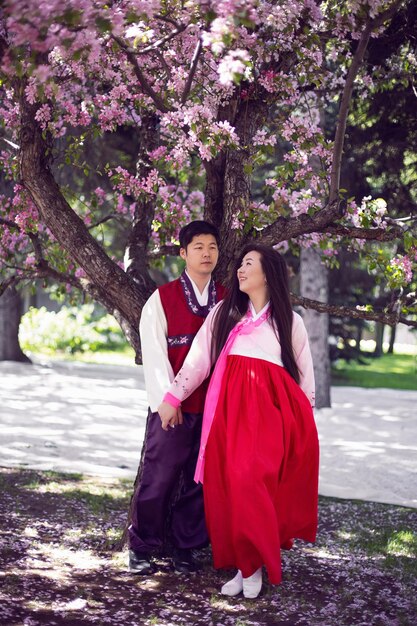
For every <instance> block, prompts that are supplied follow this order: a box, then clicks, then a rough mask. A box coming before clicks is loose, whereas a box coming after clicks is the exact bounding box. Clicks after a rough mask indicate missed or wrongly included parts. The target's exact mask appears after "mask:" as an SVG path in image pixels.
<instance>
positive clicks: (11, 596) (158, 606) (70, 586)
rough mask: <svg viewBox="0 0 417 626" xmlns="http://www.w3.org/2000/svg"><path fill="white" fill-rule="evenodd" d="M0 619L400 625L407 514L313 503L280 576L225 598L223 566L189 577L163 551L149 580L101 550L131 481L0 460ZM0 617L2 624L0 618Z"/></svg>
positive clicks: (122, 557) (407, 595)
mask: <svg viewBox="0 0 417 626" xmlns="http://www.w3.org/2000/svg"><path fill="white" fill-rule="evenodd" d="M0 489H1V492H0V524H1V548H0V567H1V578H2V581H1V582H2V584H1V587H0V605H1V613H0V615H1V617H0V623H2V624H8V625H9V626H17V625H19V626H20V625H24V626H37V625H46V624H47V625H48V626H49V625H54V624H65V625H80V626H81V625H87V624H98V625H100V626H104V625H106V624H109V625H113V624H114V625H116V624H117V625H118V626H130V625H131V626H134V625H143V626H152V625H158V626H159V625H161V626H173V625H174V624H183V625H186V626H203V625H204V626H210V625H212V626H229V625H234V626H252V625H260V626H263V625H265V626H266V625H267V624H268V625H270V624H275V625H276V626H280V625H282V626H284V625H286V626H290V625H294V626H297V625H299V626H315V625H316V624H317V625H318V624H322V625H324V626H334V625H336V624H337V626H362V625H363V626H386V625H387V624H392V625H393V626H394V625H396V626H411V624H414V616H415V614H416V611H417V606H416V601H415V598H416V596H417V594H416V591H417V589H416V586H417V585H416V579H417V576H416V573H417V572H416V561H415V556H416V555H415V551H416V541H417V539H416V527H415V523H416V512H415V511H413V510H411V509H405V508H402V507H395V506H390V505H383V504H374V503H364V502H356V501H355V502H352V501H346V500H337V499H330V498H321V499H320V529H319V536H318V541H317V544H315V545H314V546H313V545H310V544H303V543H301V542H296V544H295V548H294V549H293V550H291V551H289V552H283V553H282V561H283V574H284V576H283V582H282V584H281V585H280V586H279V587H273V586H271V585H269V584H265V585H264V588H263V591H262V595H261V596H260V597H259V598H258V599H257V600H255V601H251V600H245V599H243V598H242V597H241V596H238V597H237V598H230V599H228V598H224V597H222V596H220V595H219V593H218V590H219V588H220V586H221V584H222V583H223V582H224V580H225V579H227V576H228V574H229V572H226V573H225V572H216V571H214V570H213V569H212V567H211V555H210V551H209V550H206V551H203V552H202V553H201V554H200V558H201V559H202V562H203V570H202V571H201V572H199V573H197V574H193V575H192V576H179V575H176V574H174V573H173V572H172V570H171V567H170V563H169V561H168V560H166V559H161V560H159V561H157V565H158V571H157V573H156V574H154V575H153V576H149V577H145V578H138V577H133V576H131V575H130V574H128V573H127V572H126V556H127V555H126V551H124V552H117V551H114V550H112V546H113V545H114V544H115V542H116V541H117V540H118V539H119V537H120V532H121V529H122V528H123V526H124V523H125V520H126V511H127V507H128V502H129V498H130V489H131V485H130V483H129V482H127V481H119V480H103V479H100V478H91V477H83V476H80V475H69V474H57V473H51V472H44V473H43V472H36V471H30V470H16V469H13V470H12V469H4V468H3V469H1V468H0ZM2 620H4V621H2Z"/></svg>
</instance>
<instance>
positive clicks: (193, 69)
mask: <svg viewBox="0 0 417 626" xmlns="http://www.w3.org/2000/svg"><path fill="white" fill-rule="evenodd" d="M202 49H203V44H202V41H201V39H199V40H198V42H197V45H196V47H195V50H194V54H193V58H192V59H191V66H190V72H189V74H188V78H187V82H186V83H185V86H184V91H183V92H182V96H181V104H184V103H185V102H186V100H187V98H188V94H189V93H190V89H191V85H192V83H193V78H194V75H195V72H196V70H197V65H198V59H199V58H200V54H201V50H202Z"/></svg>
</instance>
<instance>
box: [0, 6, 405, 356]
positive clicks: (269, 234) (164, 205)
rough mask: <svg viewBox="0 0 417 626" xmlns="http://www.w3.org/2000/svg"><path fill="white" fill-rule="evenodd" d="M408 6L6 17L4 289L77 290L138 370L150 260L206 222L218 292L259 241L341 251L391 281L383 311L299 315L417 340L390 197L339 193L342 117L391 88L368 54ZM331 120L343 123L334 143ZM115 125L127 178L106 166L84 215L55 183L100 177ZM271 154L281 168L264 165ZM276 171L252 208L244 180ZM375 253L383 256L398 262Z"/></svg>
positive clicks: (329, 253)
mask: <svg viewBox="0 0 417 626" xmlns="http://www.w3.org/2000/svg"><path fill="white" fill-rule="evenodd" d="M411 4H413V3H412V2H403V1H399V0H347V1H346V2H344V3H337V2H333V1H332V0H327V1H323V2H320V1H319V0H316V1H315V0H289V1H287V0H285V1H284V0H273V1H270V2H267V1H264V0H217V1H211V0H188V1H186V2H184V1H180V0H120V1H113V2H106V3H105V2H101V0H71V1H63V0H59V1H58V0H36V1H35V0H6V1H5V2H4V3H3V8H2V13H1V32H0V58H1V87H0V108H1V116H2V119H3V146H2V150H1V158H2V169H3V174H4V176H5V177H6V178H7V179H8V180H9V181H10V184H11V185H12V191H11V192H10V193H8V194H5V193H4V194H2V197H1V208H0V225H1V226H2V231H1V237H0V258H1V263H2V265H1V270H0V271H1V275H0V278H1V281H2V283H1V285H2V286H1V290H3V291H4V290H5V289H6V288H7V287H9V286H16V285H17V284H19V283H22V282H24V281H32V280H33V279H35V278H44V279H48V280H54V281H59V282H62V283H63V284H65V285H67V286H68V288H74V289H79V290H82V291H84V292H86V293H88V294H90V295H91V296H92V297H93V298H94V299H96V300H98V301H99V302H101V303H102V304H103V305H104V306H105V307H106V308H107V309H108V310H109V311H110V312H111V313H113V314H114V315H115V316H116V318H117V319H118V320H119V322H120V324H121V326H122V328H123V329H124V331H125V333H126V336H127V337H128V339H129V341H130V342H131V344H132V345H133V346H134V347H135V349H136V351H137V354H138V355H139V351H140V347H139V342H138V336H137V326H138V320H139V317H140V312H141V308H142V306H143V303H144V302H145V300H146V298H147V297H148V296H149V294H150V292H151V291H152V289H153V287H154V285H153V283H152V280H151V278H150V276H149V273H148V264H149V260H150V259H151V258H155V257H157V256H161V255H163V254H167V253H169V252H172V251H173V250H175V249H176V247H177V246H176V243H177V240H176V238H177V234H178V229H179V228H180V227H181V226H182V225H183V224H184V223H185V222H187V221H188V220H189V219H190V218H193V217H197V216H204V217H205V219H207V220H209V221H211V222H213V223H214V224H216V225H217V226H218V227H219V229H220V232H221V238H222V254H221V259H220V264H219V277H220V278H221V279H222V278H224V277H225V276H226V273H227V268H228V266H229V263H230V260H231V259H232V258H233V257H234V255H235V252H236V250H237V249H238V248H239V247H240V246H241V245H242V244H243V243H246V242H248V241H251V240H253V239H256V240H257V241H262V242H264V243H266V244H270V245H278V246H279V245H280V246H281V247H282V249H284V248H285V246H294V245H296V246H304V247H317V249H319V250H320V251H321V253H322V254H323V256H324V257H327V258H328V259H334V258H336V257H337V250H338V248H340V247H341V246H349V247H350V248H351V249H357V250H359V251H366V257H367V259H368V261H369V263H370V264H374V266H375V267H376V265H378V267H379V269H380V271H383V272H385V274H386V275H387V277H388V281H389V284H390V287H391V288H392V289H393V293H395V298H393V299H392V302H391V305H390V307H389V308H388V309H386V310H384V311H373V310H370V308H369V307H367V306H366V305H367V303H366V302H364V303H363V307H360V308H356V309H348V308H345V307H337V308H336V307H329V305H327V304H325V303H321V302H319V301H314V300H312V299H310V300H307V299H306V298H299V297H298V298H297V297H294V302H298V303H300V304H302V305H304V306H306V307H311V308H315V309H316V310H318V311H321V310H322V311H329V312H330V313H332V314H334V315H346V314H347V315H351V316H354V317H362V318H365V319H374V320H381V321H385V322H387V323H390V324H395V323H397V322H399V321H402V322H404V323H407V324H410V325H414V326H416V325H417V322H416V321H415V312H416V307H415V304H414V305H413V302H412V300H410V299H409V300H407V297H408V295H409V294H408V292H407V286H408V285H409V283H410V282H411V279H412V270H413V267H415V264H416V239H415V233H413V230H412V224H413V222H406V221H402V222H400V221H398V220H397V219H396V207H395V206H393V207H387V204H386V202H385V201H384V200H383V199H381V198H372V197H367V198H364V199H363V200H362V199H359V200H358V201H355V199H353V198H350V197H349V193H348V190H347V191H345V190H342V189H340V172H341V164H342V159H343V146H344V137H345V131H346V123H347V118H348V114H349V105H350V102H351V100H352V98H356V99H358V98H359V99H360V98H362V99H366V98H369V97H371V96H372V93H373V92H375V91H376V90H378V88H379V85H380V84H382V83H383V80H384V77H385V76H384V74H383V72H382V70H381V68H380V67H369V66H368V65H367V63H366V50H367V46H368V43H369V41H370V39H371V38H383V37H384V36H385V34H386V32H387V30H388V29H389V28H390V25H391V23H392V21H393V19H398V18H399V17H401V16H406V15H407V11H409V7H410V5H411ZM415 70H416V59H415V56H414V55H413V53H412V50H411V48H410V44H409V43H408V42H407V41H404V42H403V43H402V45H401V47H400V48H399V49H398V54H397V58H396V59H395V71H396V72H397V73H398V75H399V76H400V78H399V79H400V80H403V81H410V83H411V77H412V74H413V73H415ZM392 71H393V72H394V69H393V70H392ZM329 110H332V111H335V110H337V115H336V116H334V117H335V123H334V125H333V127H332V131H331V136H329V133H328V131H327V133H326V132H325V129H324V127H325V124H324V121H323V120H324V119H325V118H326V111H329ZM121 126H123V127H127V126H131V127H132V128H135V131H136V132H138V135H139V137H140V141H139V143H138V153H137V160H136V169H135V171H132V170H131V169H129V168H126V167H124V166H123V164H108V165H107V166H104V167H103V168H102V170H101V171H100V175H102V176H103V177H107V179H108V181H109V182H110V184H111V188H110V189H109V188H106V189H104V188H103V187H104V186H97V188H95V189H94V190H93V191H91V192H89V193H88V194H84V195H83V197H82V198H81V199H80V198H75V197H74V194H73V190H71V189H68V188H65V187H64V186H60V185H58V183H57V181H58V180H59V167H61V166H64V167H67V168H68V167H71V168H75V169H76V170H77V173H78V174H79V176H85V177H87V176H88V175H89V173H90V171H91V169H97V168H98V164H95V163H91V162H90V163H87V162H85V160H83V158H82V154H83V151H82V148H83V145H84V144H85V143H86V142H88V141H93V140H94V137H96V136H97V135H98V134H100V133H107V134H108V133H113V132H115V131H116V130H117V129H118V128H120V127H121ZM277 138H278V139H279V142H280V146H281V149H280V151H279V154H280V158H279V159H277V161H276V162H274V163H273V165H268V164H270V162H271V154H272V153H273V151H274V146H276V143H277ZM275 154H277V153H276V152H275ZM266 165H268V168H269V172H268V175H267V176H266V177H265V179H264V182H263V188H262V201H258V200H257V198H255V196H254V194H253V185H252V181H253V178H254V175H255V174H256V172H257V171H259V170H262V168H264V169H265V167H266ZM203 189H204V193H203V192H202V190H203ZM115 216H118V218H122V219H123V220H124V222H125V228H126V241H127V246H126V253H125V259H124V263H123V264H122V263H121V259H113V258H111V256H110V255H109V254H108V252H107V251H106V246H105V242H103V241H102V240H101V239H100V236H99V233H100V231H99V230H98V229H99V225H102V224H103V223H104V222H106V221H108V220H110V219H112V218H114V217H115ZM381 242H390V243H391V248H390V249H391V251H392V254H391V256H390V258H382V257H381V254H380V250H381V245H380V244H381ZM375 243H376V244H377V245H374V244H375ZM0 293H1V292H0ZM410 303H411V305H410ZM413 307H414V308H413Z"/></svg>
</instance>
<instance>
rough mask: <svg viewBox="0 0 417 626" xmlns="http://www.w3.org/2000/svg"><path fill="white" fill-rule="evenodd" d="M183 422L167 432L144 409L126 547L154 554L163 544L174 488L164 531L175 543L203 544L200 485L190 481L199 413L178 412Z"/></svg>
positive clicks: (196, 449)
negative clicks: (143, 431)
mask: <svg viewBox="0 0 417 626" xmlns="http://www.w3.org/2000/svg"><path fill="white" fill-rule="evenodd" d="M183 418H184V423H183V424H182V425H178V426H176V427H175V428H168V430H167V431H165V430H163V429H162V427H161V419H160V417H159V415H158V413H152V412H151V411H149V414H148V425H147V431H146V437H145V441H144V443H143V445H144V446H145V451H144V457H143V466H142V474H141V478H140V482H139V484H138V486H137V488H136V491H135V494H134V496H133V502H132V507H131V512H132V513H131V515H132V520H131V525H130V526H129V547H130V548H131V549H133V550H135V551H138V552H146V553H151V554H152V553H155V552H157V551H159V550H160V549H161V547H162V546H163V543H164V533H165V526H166V519H167V516H168V513H169V505H170V501H171V498H172V495H173V492H174V490H175V489H176V487H177V485H178V480H179V477H180V474H181V472H182V473H183V476H182V478H183V480H182V488H181V492H180V494H179V497H178V499H177V500H176V502H175V504H174V506H173V509H172V516H171V525H170V529H169V531H170V535H171V538H172V541H173V543H174V545H175V547H176V548H181V549H187V548H189V549H191V548H200V547H203V546H205V545H207V543H208V536H207V529H206V523H205V519H204V502H203V491H202V486H201V484H197V483H195V482H194V472H195V466H196V463H197V457H198V452H199V447H200V436H201V424H202V415H201V413H183Z"/></svg>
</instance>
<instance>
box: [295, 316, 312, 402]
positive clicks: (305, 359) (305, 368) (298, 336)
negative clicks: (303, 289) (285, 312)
mask: <svg viewBox="0 0 417 626" xmlns="http://www.w3.org/2000/svg"><path fill="white" fill-rule="evenodd" d="M292 345H293V350H294V357H295V360H296V363H297V366H298V370H299V372H300V387H301V389H302V390H303V391H304V393H305V394H306V396H307V398H308V399H309V400H310V403H311V406H312V407H314V404H315V391H316V389H315V381H314V369H313V359H312V357H311V351H310V344H309V342H308V335H307V330H306V327H305V325H304V322H303V319H302V317H301V316H300V315H298V314H297V313H294V319H293V326H292Z"/></svg>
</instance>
